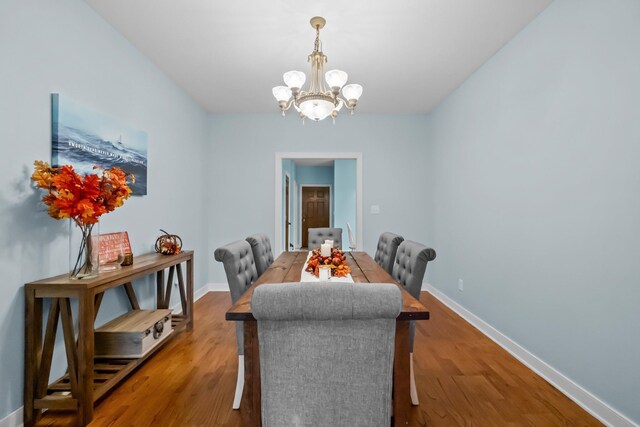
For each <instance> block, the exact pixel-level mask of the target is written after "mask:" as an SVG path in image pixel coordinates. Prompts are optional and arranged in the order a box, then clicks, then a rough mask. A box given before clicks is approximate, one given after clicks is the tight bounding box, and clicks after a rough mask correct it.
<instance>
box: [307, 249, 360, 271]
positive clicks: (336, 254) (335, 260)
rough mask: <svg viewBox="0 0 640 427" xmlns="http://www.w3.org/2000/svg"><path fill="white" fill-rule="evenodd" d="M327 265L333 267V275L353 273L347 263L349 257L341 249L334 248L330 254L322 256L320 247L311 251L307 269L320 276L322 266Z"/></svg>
mask: <svg viewBox="0 0 640 427" xmlns="http://www.w3.org/2000/svg"><path fill="white" fill-rule="evenodd" d="M322 265H326V266H329V267H330V268H331V276H333V277H347V276H348V275H349V274H350V273H351V269H350V268H349V265H348V264H347V257H346V256H345V254H344V252H343V251H341V250H340V249H335V248H334V249H332V250H331V254H330V255H329V256H326V257H325V256H322V254H321V251H320V248H315V249H313V250H312V251H311V256H310V257H309V259H308V260H307V266H306V268H305V271H307V272H308V273H312V274H313V275H314V276H316V277H319V275H320V266H322Z"/></svg>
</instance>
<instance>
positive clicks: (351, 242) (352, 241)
mask: <svg viewBox="0 0 640 427" xmlns="http://www.w3.org/2000/svg"><path fill="white" fill-rule="evenodd" d="M347 233H348V234H349V250H350V251H355V250H356V249H357V248H358V245H357V243H356V235H355V233H354V232H353V230H351V225H350V224H349V223H347Z"/></svg>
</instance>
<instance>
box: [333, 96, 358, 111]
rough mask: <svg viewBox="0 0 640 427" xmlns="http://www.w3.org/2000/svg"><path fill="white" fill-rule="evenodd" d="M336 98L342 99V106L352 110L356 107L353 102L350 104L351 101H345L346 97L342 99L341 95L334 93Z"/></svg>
mask: <svg viewBox="0 0 640 427" xmlns="http://www.w3.org/2000/svg"><path fill="white" fill-rule="evenodd" d="M336 100H340V101H342V104H344V106H345V107H347V108H348V109H349V110H353V109H354V108H356V105H355V104H353V105H351V103H350V102H349V101H347V100H346V99H344V98H343V97H342V96H337V95H336Z"/></svg>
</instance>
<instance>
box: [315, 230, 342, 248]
mask: <svg viewBox="0 0 640 427" xmlns="http://www.w3.org/2000/svg"><path fill="white" fill-rule="evenodd" d="M325 240H333V247H334V248H338V249H342V228H329V227H324V228H310V229H309V239H307V247H308V248H309V250H311V249H313V248H319V247H320V245H321V244H322V243H324V241H325Z"/></svg>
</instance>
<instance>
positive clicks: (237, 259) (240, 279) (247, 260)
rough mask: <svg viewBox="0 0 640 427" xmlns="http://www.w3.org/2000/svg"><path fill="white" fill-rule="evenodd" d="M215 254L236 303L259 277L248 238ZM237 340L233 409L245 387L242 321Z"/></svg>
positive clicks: (220, 249)
mask: <svg viewBox="0 0 640 427" xmlns="http://www.w3.org/2000/svg"><path fill="white" fill-rule="evenodd" d="M214 256H215V259H216V261H220V262H221V263H222V265H223V266H224V272H225V273H226V275H227V282H228V283H229V291H230V292H231V302H232V303H235V302H236V301H237V300H238V298H240V297H241V296H242V294H244V292H245V291H246V290H247V289H248V288H249V287H250V286H251V284H252V283H253V282H254V281H255V280H256V279H257V278H258V271H257V270H256V264H255V262H254V259H253V253H252V252H251V245H250V244H249V242H247V241H246V240H238V241H237V242H233V243H229V244H228V245H225V246H221V247H219V248H218V249H216V250H215V252H214ZM236 341H237V343H238V378H237V381H236V393H235V396H234V398H233V409H239V408H240V399H241V398H242V389H243V388H244V328H243V323H242V322H236Z"/></svg>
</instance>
